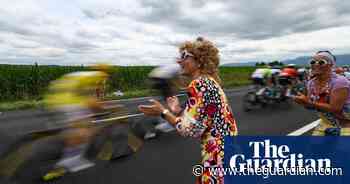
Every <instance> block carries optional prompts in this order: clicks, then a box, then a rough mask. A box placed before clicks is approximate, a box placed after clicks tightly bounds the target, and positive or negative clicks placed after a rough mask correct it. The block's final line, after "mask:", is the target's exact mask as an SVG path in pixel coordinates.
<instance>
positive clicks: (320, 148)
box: [223, 136, 350, 184]
mask: <svg viewBox="0 0 350 184" xmlns="http://www.w3.org/2000/svg"><path fill="white" fill-rule="evenodd" d="M224 163H225V165H224V170H223V173H224V175H225V183H226V184H227V183H244V184H246V183H247V184H255V183H259V184H281V183H282V184H289V183H290V184H303V183H307V184H311V183H317V184H341V183H342V184H345V183H350V137H339V136H326V137H311V136H297V137H294V136H260V137H256V136H237V137H225V158H224Z"/></svg>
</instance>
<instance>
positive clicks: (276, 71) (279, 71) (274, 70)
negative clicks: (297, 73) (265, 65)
mask: <svg viewBox="0 0 350 184" xmlns="http://www.w3.org/2000/svg"><path fill="white" fill-rule="evenodd" d="M280 73H281V70H280V69H277V68H272V69H271V74H272V75H278V74H280Z"/></svg>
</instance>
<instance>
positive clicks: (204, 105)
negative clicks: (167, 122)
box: [176, 76, 237, 184]
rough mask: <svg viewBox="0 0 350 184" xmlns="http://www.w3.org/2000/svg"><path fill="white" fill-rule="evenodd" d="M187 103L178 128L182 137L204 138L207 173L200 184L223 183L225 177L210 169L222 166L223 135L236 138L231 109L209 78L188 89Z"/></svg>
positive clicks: (202, 143) (203, 78)
mask: <svg viewBox="0 0 350 184" xmlns="http://www.w3.org/2000/svg"><path fill="white" fill-rule="evenodd" d="M187 90H188V97H189V98H188V100H187V102H186V107H185V109H184V111H183V114H182V116H181V117H179V118H178V119H177V124H176V128H177V130H178V132H179V133H180V134H181V135H183V136H190V137H195V138H200V139H201V146H202V151H201V152H202V164H203V166H204V167H205V168H206V169H205V171H204V174H203V175H202V176H201V177H198V178H197V183H201V184H202V183H203V184H209V183H210V184H214V183H215V184H216V183H217V184H222V183H224V178H223V176H212V175H210V173H209V170H208V168H209V167H212V168H219V167H221V168H222V167H223V159H224V136H235V135H237V127H236V122H235V119H234V117H233V115H232V111H231V108H230V106H229V104H228V100H227V98H226V95H225V94H224V92H223V90H222V89H221V87H220V86H219V85H218V83H217V82H216V81H215V80H214V79H212V78H210V77H203V76H202V77H199V78H198V79H195V80H193V81H192V82H191V83H190V85H189V86H188V89H187Z"/></svg>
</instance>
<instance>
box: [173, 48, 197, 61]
mask: <svg viewBox="0 0 350 184" xmlns="http://www.w3.org/2000/svg"><path fill="white" fill-rule="evenodd" d="M188 57H194V55H193V54H191V53H189V52H188V51H187V50H183V51H182V52H181V53H180V57H178V58H177V60H179V61H184V60H185V59H187V58H188Z"/></svg>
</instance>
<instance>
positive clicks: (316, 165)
mask: <svg viewBox="0 0 350 184" xmlns="http://www.w3.org/2000/svg"><path fill="white" fill-rule="evenodd" d="M249 147H250V148H252V151H253V155H252V156H251V157H250V158H248V157H246V156H245V155H243V154H235V155H233V156H232V157H231V159H230V167H231V168H232V169H238V170H240V171H244V170H247V169H258V168H274V169H276V168H284V169H285V168H306V169H313V170H315V171H317V170H321V169H325V168H331V167H332V165H331V160H330V159H329V158H322V159H312V158H304V155H303V154H302V153H291V150H290V148H289V147H288V146H287V145H280V146H278V145H273V144H271V142H270V140H264V141H260V142H249Z"/></svg>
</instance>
